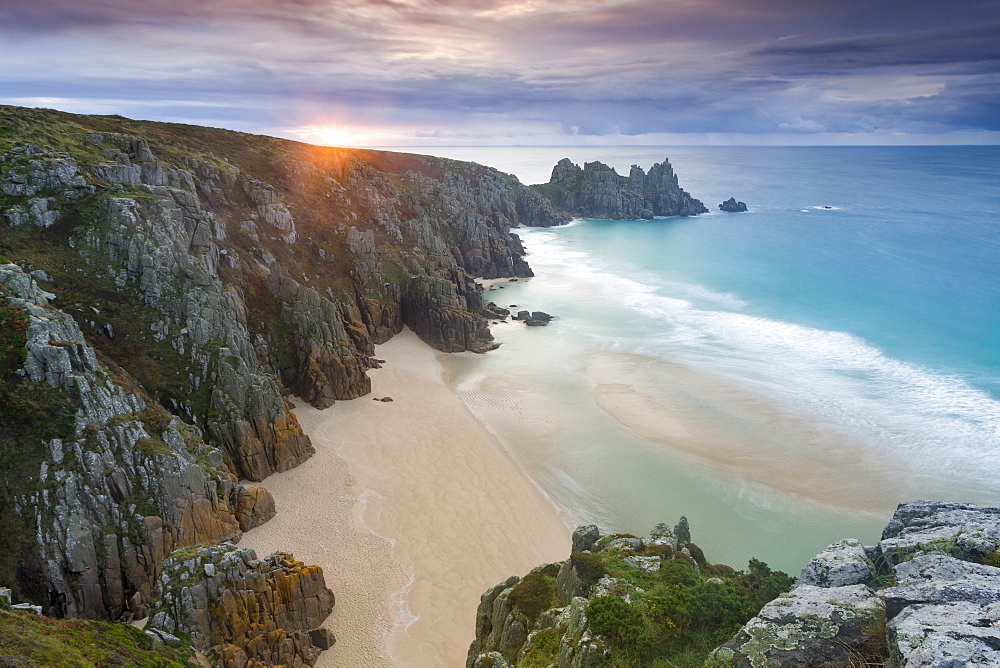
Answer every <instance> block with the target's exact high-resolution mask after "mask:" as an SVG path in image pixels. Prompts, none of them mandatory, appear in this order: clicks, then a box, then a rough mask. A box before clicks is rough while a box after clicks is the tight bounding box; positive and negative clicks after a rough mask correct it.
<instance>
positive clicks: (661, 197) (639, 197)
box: [531, 158, 708, 220]
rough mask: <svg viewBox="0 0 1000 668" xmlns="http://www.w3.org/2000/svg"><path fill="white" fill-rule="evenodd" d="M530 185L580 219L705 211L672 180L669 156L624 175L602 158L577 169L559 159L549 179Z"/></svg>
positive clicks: (626, 217)
mask: <svg viewBox="0 0 1000 668" xmlns="http://www.w3.org/2000/svg"><path fill="white" fill-rule="evenodd" d="M531 187H532V189H534V190H535V191H537V192H538V193H540V194H542V195H543V196H544V197H546V198H547V199H548V200H549V201H550V202H551V203H552V206H553V207H555V208H556V209H558V210H562V211H566V212H568V213H569V214H571V215H573V216H578V217H584V218H609V219H621V220H635V219H639V218H647V219H649V218H653V217H654V216H693V215H696V214H699V213H707V212H708V209H706V208H705V205H704V204H702V203H701V202H700V201H699V200H697V199H694V198H693V197H691V195H689V194H688V193H687V192H685V191H684V190H683V189H681V187H680V186H679V185H678V184H677V175H676V174H674V170H673V167H671V166H670V161H669V160H664V161H663V162H662V163H656V164H655V165H653V166H652V167H651V168H650V170H649V173H648V174H647V173H646V172H645V171H643V169H642V168H641V167H639V166H638V165H633V166H632V169H631V170H630V172H629V175H628V176H621V175H619V174H618V173H617V172H616V171H615V170H614V168H612V167H609V166H607V165H605V164H603V163H601V162H587V163H584V165H583V168H582V169H581V168H580V166H579V165H576V164H574V163H573V162H572V161H570V159H569V158H563V159H562V160H560V161H559V162H558V163H557V164H556V166H555V167H553V168H552V177H551V178H550V179H549V182H548V183H544V184H540V185H534V186H531Z"/></svg>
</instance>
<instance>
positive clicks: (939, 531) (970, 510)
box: [878, 501, 1000, 564]
mask: <svg viewBox="0 0 1000 668" xmlns="http://www.w3.org/2000/svg"><path fill="white" fill-rule="evenodd" d="M878 547H879V550H880V551H881V553H882V555H883V556H884V557H885V559H886V560H887V561H888V562H889V563H893V564H895V563H899V562H901V561H903V560H905V559H906V558H908V557H911V556H914V555H917V554H922V553H926V552H945V553H946V554H950V555H952V556H954V557H958V558H960V559H979V558H981V557H983V556H985V555H988V554H992V553H994V552H997V550H998V548H1000V508H998V507H990V506H979V505H976V504H972V503H948V502H942V501H910V502H906V503H901V504H899V507H898V508H897V509H896V512H895V513H894V514H893V516H892V519H891V520H889V524H888V525H887V526H886V528H885V530H884V531H883V532H882V540H881V541H880V542H879V545H878Z"/></svg>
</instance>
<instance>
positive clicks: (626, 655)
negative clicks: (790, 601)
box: [573, 546, 794, 666]
mask: <svg viewBox="0 0 1000 668" xmlns="http://www.w3.org/2000/svg"><path fill="white" fill-rule="evenodd" d="M688 549H689V551H691V552H692V556H694V554H695V551H694V550H691V549H690V546H688ZM697 554H698V556H699V557H700V559H694V558H692V559H690V560H689V559H688V558H687V557H686V555H682V554H681V553H679V552H678V553H676V555H675V556H674V557H673V558H667V559H666V560H664V561H663V563H662V564H661V566H660V569H659V570H658V571H657V572H655V573H646V572H644V571H642V570H640V569H637V568H634V567H632V566H629V565H628V564H627V563H626V562H625V561H624V559H625V556H627V553H624V554H622V553H614V552H599V553H597V554H589V553H586V552H581V553H575V554H574V555H573V563H574V565H575V566H577V572H578V574H579V572H580V568H581V567H582V568H584V569H586V572H587V574H588V575H589V576H590V577H593V576H594V575H595V574H596V573H600V572H601V569H602V568H603V572H605V573H606V574H607V575H609V576H611V577H613V578H618V579H622V580H625V581H627V582H628V584H629V585H631V587H633V588H634V589H632V591H631V592H629V596H628V598H629V599H630V600H626V599H625V598H624V597H622V596H619V595H615V594H621V593H625V592H614V593H613V594H612V595H605V596H598V597H596V598H593V599H592V600H591V601H590V603H588V605H587V611H586V614H587V619H588V620H589V627H590V630H591V631H593V632H594V633H596V634H598V635H600V636H602V637H603V638H604V639H605V640H606V641H607V643H608V649H609V650H610V651H611V659H610V661H609V663H610V665H612V666H701V665H703V664H704V662H705V661H706V660H707V658H708V655H709V654H710V653H711V652H712V650H714V649H715V648H716V647H718V646H719V645H721V644H722V643H724V642H726V641H727V640H729V638H731V637H732V636H733V635H734V634H735V633H736V632H737V631H738V630H739V628H740V627H741V626H742V625H743V624H744V623H746V622H747V621H748V620H749V619H750V618H751V617H753V616H754V615H755V614H756V613H757V612H758V611H759V610H760V608H761V607H763V606H764V604H765V603H767V602H768V601H770V600H772V599H773V598H775V597H776V596H778V595H779V594H781V593H783V592H785V591H788V590H789V589H790V588H791V585H792V584H793V582H794V579H793V578H791V577H789V576H788V575H786V574H785V573H782V572H780V571H772V570H771V569H770V568H769V567H768V566H767V564H765V563H764V562H762V561H758V560H757V559H751V560H750V563H749V565H748V568H747V570H746V571H745V572H741V571H736V570H734V569H732V568H730V567H728V566H721V567H720V566H712V565H710V564H707V563H706V564H705V566H707V568H706V567H698V568H697V570H696V567H695V565H694V562H695V561H703V560H704V556H703V555H702V554H701V550H697ZM581 577H582V576H581ZM598 577H599V576H598ZM627 588H628V587H626V589H627ZM640 589H641V590H642V591H639V590H640Z"/></svg>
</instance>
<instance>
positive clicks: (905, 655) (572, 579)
mask: <svg viewBox="0 0 1000 668" xmlns="http://www.w3.org/2000/svg"><path fill="white" fill-rule="evenodd" d="M686 541H690V534H689V530H688V528H687V526H686V521H683V518H682V523H681V524H679V525H678V526H677V527H675V529H674V530H673V531H670V530H669V529H667V528H666V526H664V525H658V526H657V528H656V529H654V531H653V532H652V533H651V534H650V535H649V536H648V537H646V538H642V539H639V538H635V537H629V536H618V537H613V536H604V535H601V534H600V533H599V532H598V530H597V527H593V526H590V527H580V528H578V529H577V530H576V532H575V533H574V535H573V554H572V556H571V557H570V559H569V560H568V561H565V562H562V563H559V564H547V565H543V566H539V567H538V568H536V569H535V570H533V571H532V572H531V573H529V574H528V575H526V576H525V577H524V578H518V577H512V578H510V579H509V580H507V581H506V582H503V583H501V584H499V585H497V586H496V587H493V588H492V589H490V590H488V591H487V592H486V593H484V594H483V596H482V599H481V602H480V606H479V612H478V614H477V618H476V639H475V641H473V643H472V646H471V647H470V649H469V658H468V662H467V666H469V667H470V668H479V667H482V666H494V667H496V666H508V665H509V666H545V665H558V666H559V668H570V667H574V668H575V667H577V666H589V667H599V666H604V665H647V664H649V663H655V662H656V661H666V662H667V665H701V664H704V665H709V666H719V667H721V666H740V667H746V668H764V667H765V666H791V665H794V666H848V665H850V666H855V665H887V666H898V667H904V666H958V665H961V666H965V665H983V666H986V665H997V664H998V663H1000V567H998V566H1000V508H992V507H984V506H976V505H973V504H966V503H944V502H933V501H914V502H909V503H903V504H900V506H899V508H898V509H897V510H896V512H895V514H894V515H893V517H892V519H891V520H890V521H889V524H888V525H887V526H886V528H885V530H884V531H883V533H882V540H881V541H880V542H879V543H878V544H877V545H873V546H866V545H862V544H861V542H860V541H858V540H854V539H848V540H842V541H839V542H837V543H834V544H832V545H830V546H829V547H828V548H826V549H825V550H824V551H823V552H821V553H820V554H818V555H816V557H814V558H813V559H812V560H811V561H810V562H809V563H808V564H806V566H805V568H803V569H802V573H801V574H800V575H799V577H798V579H797V580H793V579H791V578H788V577H787V576H786V575H784V574H783V573H774V572H771V571H770V569H768V568H767V566H766V565H765V564H762V563H761V562H759V561H756V560H751V561H750V564H749V568H748V570H747V572H746V573H740V572H736V571H733V570H732V569H731V568H729V567H727V566H721V565H711V564H708V563H707V562H706V561H705V560H704V557H703V555H702V553H701V550H699V549H698V548H697V547H696V546H694V545H693V544H691V543H690V542H686ZM685 548H686V549H685ZM790 585H794V586H791V589H790V591H786V590H788V589H789V586H790ZM741 619H742V621H741ZM741 625H742V628H741ZM729 636H732V637H731V638H730V639H729V640H728V641H726V642H723V641H725V640H726V638H729ZM713 643H714V644H721V646H719V647H718V648H717V649H714V650H713V647H714V646H715V645H714V644H713ZM656 665H659V664H656Z"/></svg>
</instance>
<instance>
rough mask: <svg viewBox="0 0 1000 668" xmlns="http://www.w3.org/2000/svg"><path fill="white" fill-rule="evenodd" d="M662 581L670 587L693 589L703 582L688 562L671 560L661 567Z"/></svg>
mask: <svg viewBox="0 0 1000 668" xmlns="http://www.w3.org/2000/svg"><path fill="white" fill-rule="evenodd" d="M660 581H661V582H663V584H664V585H668V586H675V585H676V586H680V587H693V586H694V585H696V584H698V583H699V582H701V578H699V577H698V574H697V573H695V572H694V568H692V566H691V564H690V563H689V562H688V561H686V560H684V559H671V560H670V561H665V562H663V565H662V566H661V567H660Z"/></svg>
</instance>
